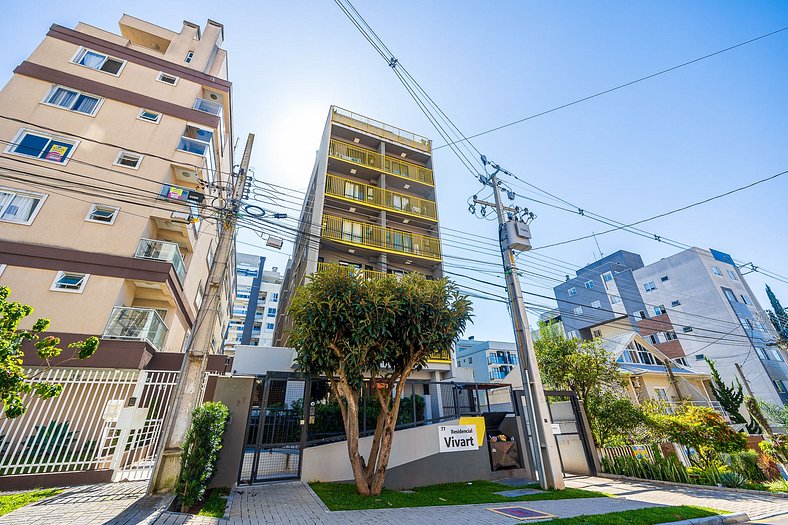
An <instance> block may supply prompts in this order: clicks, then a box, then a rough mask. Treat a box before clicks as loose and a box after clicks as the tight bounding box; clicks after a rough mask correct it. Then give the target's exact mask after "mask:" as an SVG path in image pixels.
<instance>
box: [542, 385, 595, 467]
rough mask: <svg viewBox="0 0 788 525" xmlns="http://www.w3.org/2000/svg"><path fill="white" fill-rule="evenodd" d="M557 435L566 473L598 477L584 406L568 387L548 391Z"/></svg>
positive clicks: (548, 402)
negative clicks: (566, 388) (585, 420)
mask: <svg viewBox="0 0 788 525" xmlns="http://www.w3.org/2000/svg"><path fill="white" fill-rule="evenodd" d="M545 397H546V398H547V407H548V410H549V411H550V420H551V421H552V423H553V437H554V438H555V442H556V445H557V446H558V455H559V457H560V459H561V470H562V471H563V472H564V475H566V474H579V475H585V476H596V475H597V469H596V462H595V461H594V458H593V456H592V454H594V453H595V451H594V450H593V440H592V438H591V436H589V435H588V432H587V431H586V425H585V424H584V421H583V414H582V412H581V411H582V410H583V408H582V406H581V405H580V401H579V400H578V398H577V394H575V393H574V392H571V391H564V390H545Z"/></svg>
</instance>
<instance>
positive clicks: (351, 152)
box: [328, 139, 435, 186]
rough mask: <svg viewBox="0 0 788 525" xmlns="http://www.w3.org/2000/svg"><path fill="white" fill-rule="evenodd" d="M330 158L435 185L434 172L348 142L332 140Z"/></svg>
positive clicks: (329, 151)
mask: <svg viewBox="0 0 788 525" xmlns="http://www.w3.org/2000/svg"><path fill="white" fill-rule="evenodd" d="M328 156H329V157H333V158H335V159H339V160H342V161H345V162H350V163H351V164H356V165H358V166H364V167H366V168H372V169H373V170H377V171H381V172H383V173H387V174H389V175H394V176H396V177H402V178H403V179H408V180H412V181H416V182H420V183H422V184H427V185H429V186H434V185H435V179H434V178H433V176H432V170H431V169H429V168H427V167H424V166H419V165H418V164H413V163H412V162H407V161H404V160H400V159H395V158H393V157H388V156H383V155H381V154H380V153H378V152H377V151H372V150H368V149H364V148H360V147H358V146H355V145H353V144H348V143H347V142H342V141H339V140H335V139H331V141H330V142H329V145H328Z"/></svg>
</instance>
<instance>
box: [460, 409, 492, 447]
mask: <svg viewBox="0 0 788 525" xmlns="http://www.w3.org/2000/svg"><path fill="white" fill-rule="evenodd" d="M460 425H474V426H476V439H478V444H479V446H480V447H481V446H482V445H484V434H485V432H486V430H487V425H486V424H485V423H484V418H483V417H482V416H463V417H461V418H460Z"/></svg>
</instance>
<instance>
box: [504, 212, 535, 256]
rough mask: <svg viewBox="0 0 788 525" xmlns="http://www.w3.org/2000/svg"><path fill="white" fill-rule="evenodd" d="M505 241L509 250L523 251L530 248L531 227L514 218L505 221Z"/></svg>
mask: <svg viewBox="0 0 788 525" xmlns="http://www.w3.org/2000/svg"><path fill="white" fill-rule="evenodd" d="M506 241H507V243H508V244H509V249H510V250H515V251H518V252H525V251H528V250H530V249H531V228H530V226H528V225H527V224H526V223H524V222H522V221H518V220H515V219H510V220H509V221H507V222H506Z"/></svg>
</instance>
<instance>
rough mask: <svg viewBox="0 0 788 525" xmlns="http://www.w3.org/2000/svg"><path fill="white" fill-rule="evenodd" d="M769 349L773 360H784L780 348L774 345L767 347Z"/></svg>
mask: <svg viewBox="0 0 788 525" xmlns="http://www.w3.org/2000/svg"><path fill="white" fill-rule="evenodd" d="M769 350H771V351H772V355H773V356H774V360H775V361H785V359H783V355H782V354H781V353H780V349H779V348H777V347H776V346H773V347H771V348H769Z"/></svg>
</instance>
